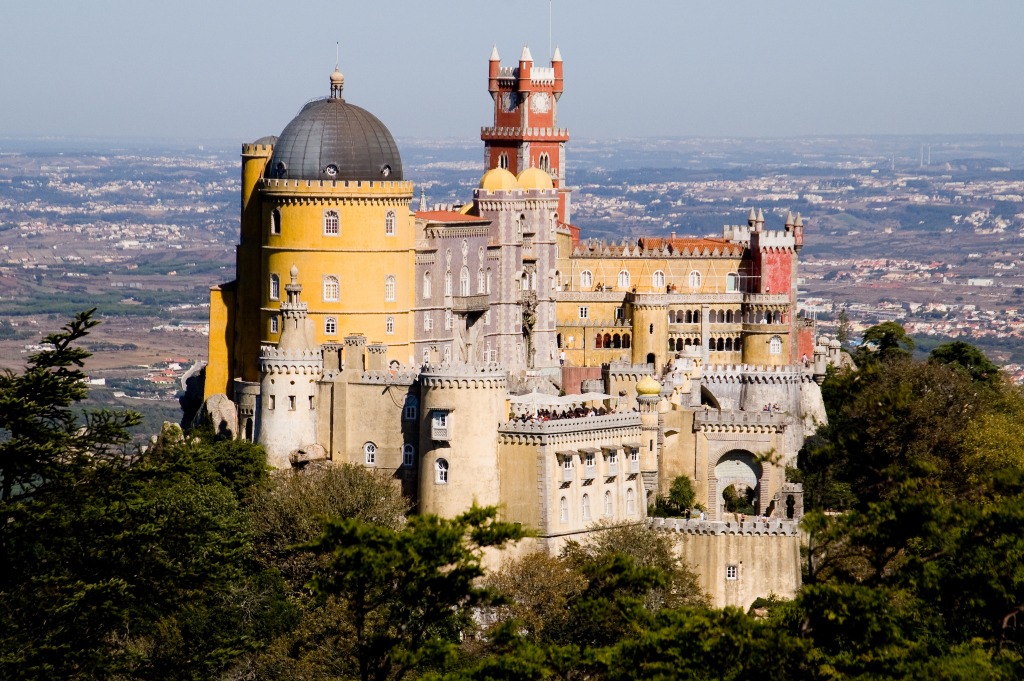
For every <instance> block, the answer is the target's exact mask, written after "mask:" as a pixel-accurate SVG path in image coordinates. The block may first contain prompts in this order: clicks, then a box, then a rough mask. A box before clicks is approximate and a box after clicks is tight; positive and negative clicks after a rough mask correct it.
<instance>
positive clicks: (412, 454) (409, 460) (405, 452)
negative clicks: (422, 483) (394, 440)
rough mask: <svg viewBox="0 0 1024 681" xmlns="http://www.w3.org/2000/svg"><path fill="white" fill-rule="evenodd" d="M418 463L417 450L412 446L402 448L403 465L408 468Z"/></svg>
mask: <svg viewBox="0 0 1024 681" xmlns="http://www.w3.org/2000/svg"><path fill="white" fill-rule="evenodd" d="M414 463H416V448H415V447H413V446H412V445H405V446H404V447H402V465H403V466H405V467H406V468H409V467H411V466H412V465H413V464H414Z"/></svg>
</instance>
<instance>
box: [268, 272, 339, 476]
mask: <svg viewBox="0 0 1024 681" xmlns="http://www.w3.org/2000/svg"><path fill="white" fill-rule="evenodd" d="M289 274H290V275H291V283H289V284H287V285H286V286H285V291H286V293H287V300H286V301H285V302H282V303H281V318H282V319H281V324H282V329H281V341H280V343H278V345H277V346H273V345H264V346H263V348H262V350H261V352H260V358H259V364H260V420H259V426H258V430H259V434H258V437H257V441H258V442H259V444H261V445H262V446H263V448H264V449H266V450H267V462H268V463H269V464H270V465H272V466H274V467H276V468H288V467H289V466H290V465H291V459H290V456H291V454H292V452H296V451H297V450H303V449H307V448H310V447H313V446H314V445H316V442H317V438H316V415H317V409H316V407H317V405H316V394H317V381H319V380H320V377H321V375H322V374H323V368H324V360H323V355H322V353H321V350H320V348H319V346H317V345H316V343H315V340H314V339H315V330H314V328H313V323H312V320H310V319H309V315H308V309H307V307H306V304H305V303H303V302H302V301H301V300H300V294H301V293H302V285H301V284H299V282H298V277H299V270H298V268H297V267H295V266H294V265H293V266H292V268H291V271H290V273H289Z"/></svg>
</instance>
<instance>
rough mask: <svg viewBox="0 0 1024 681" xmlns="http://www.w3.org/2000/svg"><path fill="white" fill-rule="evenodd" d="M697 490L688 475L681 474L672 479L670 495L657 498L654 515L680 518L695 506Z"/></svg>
mask: <svg viewBox="0 0 1024 681" xmlns="http://www.w3.org/2000/svg"><path fill="white" fill-rule="evenodd" d="M696 501H697V492H696V490H694V488H693V481H692V480H690V477H689V476H688V475H680V476H678V477H676V478H675V479H674V480H673V481H672V485H671V487H669V491H668V496H667V497H662V496H659V497H657V499H655V502H654V510H653V512H652V514H653V515H656V516H659V517H662V518H678V517H681V516H682V515H683V514H684V513H686V511H687V510H689V509H692V508H695V506H694V504H695V502H696Z"/></svg>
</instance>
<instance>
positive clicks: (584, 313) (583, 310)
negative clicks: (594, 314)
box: [580, 305, 590, 319]
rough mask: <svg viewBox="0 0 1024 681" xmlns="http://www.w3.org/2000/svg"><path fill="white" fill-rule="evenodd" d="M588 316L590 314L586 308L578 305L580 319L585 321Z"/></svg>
mask: <svg viewBox="0 0 1024 681" xmlns="http://www.w3.org/2000/svg"><path fill="white" fill-rule="evenodd" d="M588 314H590V310H588V309H587V306H586V305H580V319H586V318H587V315H588Z"/></svg>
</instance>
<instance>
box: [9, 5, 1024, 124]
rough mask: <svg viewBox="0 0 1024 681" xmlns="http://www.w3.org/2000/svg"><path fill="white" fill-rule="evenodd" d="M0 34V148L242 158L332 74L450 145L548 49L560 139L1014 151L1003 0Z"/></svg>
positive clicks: (319, 15)
mask: <svg viewBox="0 0 1024 681" xmlns="http://www.w3.org/2000/svg"><path fill="white" fill-rule="evenodd" d="M549 12H550V17H551V21H550V23H549V20H548V19H549ZM3 19H4V21H2V22H0V41H3V44H4V45H5V48H6V50H7V52H8V54H10V55H12V56H14V57H15V58H16V60H17V64H18V66H17V68H10V69H6V70H4V72H3V74H2V75H0V86H2V88H3V92H4V96H5V106H4V107H3V108H2V109H0V133H2V134H4V135H15V136H18V137H49V136H50V135H53V134H56V135H58V136H60V137H61V138H64V137H66V136H71V137H73V138H83V137H84V138H96V137H99V138H104V139H105V138H109V137H111V136H114V137H117V138H119V139H121V138H124V139H129V140H135V139H140V138H142V139H151V138H155V139H158V140H185V141H193V140H194V141H197V142H201V141H202V140H254V139H258V138H259V137H262V136H264V135H267V134H279V133H280V131H281V130H282V129H283V128H284V126H285V125H286V124H287V122H288V121H289V120H291V119H292V117H294V116H295V114H296V113H297V112H298V110H299V108H300V107H301V106H302V105H303V104H304V103H305V102H307V101H309V100H310V99H313V98H316V97H321V96H325V95H327V87H328V76H329V74H330V72H331V70H332V69H333V68H334V66H335V63H338V64H339V65H340V67H341V70H342V72H343V73H344V74H345V97H346V98H347V99H348V100H349V101H351V102H353V103H354V104H357V105H359V106H361V107H363V108H366V109H367V110H369V111H371V112H372V113H374V114H375V115H376V116H378V117H379V118H380V119H381V120H382V121H383V122H384V123H385V124H386V125H387V126H388V128H389V129H390V130H391V132H392V134H394V135H395V136H396V137H397V138H400V139H415V138H431V139H438V138H440V139H448V138H458V139H461V138H462V137H463V136H464V135H465V136H466V137H469V136H475V134H476V132H475V131H477V130H478V129H479V128H480V126H485V125H488V124H489V123H490V116H491V109H492V103H491V99H490V96H489V95H488V92H487V60H488V57H489V55H490V54H491V49H492V47H493V46H496V47H497V49H498V52H499V54H500V55H501V60H502V64H503V65H506V66H509V65H515V64H516V62H517V61H518V58H519V56H520V52H521V51H522V48H523V45H524V44H526V45H529V46H530V48H531V52H532V55H533V57H534V61H535V63H538V64H541V65H546V64H547V62H548V59H549V55H550V52H551V50H553V49H554V47H555V46H558V47H559V49H560V51H561V54H562V56H563V58H564V64H565V94H564V95H563V97H562V98H561V100H560V101H559V125H561V126H564V127H567V128H569V130H570V131H571V133H572V134H573V135H574V136H576V137H577V138H578V139H595V140H601V139H610V138H623V139H632V138H637V137H648V136H650V137H655V138H657V137H667V136H673V137H674V136H681V137H687V138H689V137H697V138H718V137H729V138H737V139H743V138H789V137H818V136H828V137H831V136H838V135H853V136H868V135H959V134H983V135H1016V134H1024V117H1022V116H1020V113H1019V112H1020V111H1022V110H1024V69H1021V68H1019V62H1020V56H1019V54H1018V48H1017V45H1018V43H1019V35H1018V34H1019V29H1020V27H1021V26H1024V3H1021V2H1018V1H1016V0H988V1H986V2H982V3H971V4H967V3H963V2H959V1H958V0H904V1H903V2H899V3H893V2H889V1H888V0H862V1H860V2H855V3H854V2H849V3H822V2H820V1H818V0H778V1H777V2H774V3H771V4H766V3H764V2H761V1H759V0H734V2H729V3H660V2H651V1H650V0H638V1H637V2H636V3H634V4H633V5H630V7H629V8H628V9H626V8H625V7H624V6H623V5H622V4H621V3H618V2H615V1H614V0H588V2H587V3H586V4H584V3H582V2H580V1H579V0H548V1H545V0H447V1H446V2H445V3H443V4H431V3H417V2H407V1H405V2H404V1H403V0H396V2H394V3H388V4H386V5H380V4H371V3H359V4H357V3H337V2H330V1H329V0H317V1H315V2H309V3H302V4H300V5H281V4H280V3H275V2H271V1H270V0H251V1H250V2H249V3H247V4H246V5H245V6H244V8H243V7H242V6H239V5H235V4H234V3H210V2H200V1H199V0H180V1H179V2H177V3H173V4H162V5H149V4H131V5H129V4H126V3H124V2H123V1H119V0H95V1H94V2H89V3H62V2H59V1H58V0H38V1H37V2H33V3H15V4H12V5H11V6H8V7H5V8H4V12H3ZM336 46H337V47H336ZM336 49H337V52H336ZM822 131H828V132H822ZM963 131H974V132H963Z"/></svg>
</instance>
